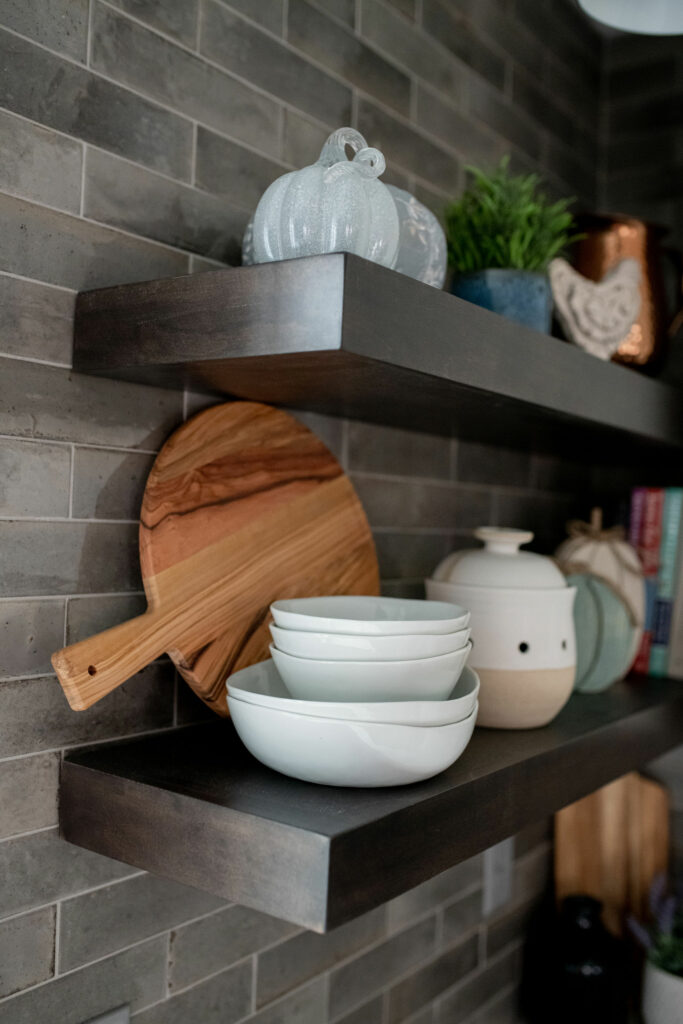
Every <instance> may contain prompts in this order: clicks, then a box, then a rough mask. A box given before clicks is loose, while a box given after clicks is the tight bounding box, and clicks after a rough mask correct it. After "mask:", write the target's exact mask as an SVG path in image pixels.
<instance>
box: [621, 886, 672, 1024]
mask: <svg viewBox="0 0 683 1024" xmlns="http://www.w3.org/2000/svg"><path fill="white" fill-rule="evenodd" d="M650 910H651V911H652V917H653V922H654V923H653V925H652V926H651V927H650V928H647V927H645V926H644V925H642V924H641V923H640V922H639V921H635V920H633V919H631V920H630V922H629V923H630V926H631V930H632V932H633V933H634V935H635V936H636V938H637V939H638V941H639V942H640V944H641V945H642V946H643V948H644V949H645V951H646V953H647V960H646V963H645V977H644V979H643V1018H644V1020H645V1024H683V903H682V902H681V901H680V900H677V899H676V897H675V896H673V895H671V893H667V891H666V882H665V880H664V878H663V877H659V878H657V879H655V881H654V882H653V884H652V888H651V890H650Z"/></svg>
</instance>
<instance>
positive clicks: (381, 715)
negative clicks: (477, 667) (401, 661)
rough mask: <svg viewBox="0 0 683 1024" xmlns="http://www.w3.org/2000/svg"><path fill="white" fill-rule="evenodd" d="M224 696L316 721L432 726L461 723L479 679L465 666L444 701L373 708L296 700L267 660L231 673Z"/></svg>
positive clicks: (473, 699) (470, 709) (390, 703)
mask: <svg viewBox="0 0 683 1024" xmlns="http://www.w3.org/2000/svg"><path fill="white" fill-rule="evenodd" d="M227 686H228V695H229V696H230V697H234V698H235V699H236V700H243V701H246V703H247V704H260V705H261V707H264V708H273V709H275V710H280V711H290V712H292V713H293V714H297V715H315V716H316V717H318V718H342V719H346V720H347V721H354V722H383V723H384V724H385V725H421V726H436V725H449V724H450V723H452V722H461V721H462V720H463V718H468V717H469V715H471V714H472V712H473V710H474V706H475V704H476V703H477V695H478V693H479V677H478V676H477V674H476V672H475V671H474V669H471V668H469V667H468V666H467V665H465V667H464V669H463V670H462V675H461V676H460V679H459V680H458V682H457V684H456V686H455V688H454V689H453V692H452V693H451V695H450V697H449V698H448V700H406V701H384V702H380V703H377V704H361V703H343V702H334V701H316V700H296V699H295V698H294V697H292V696H291V694H290V692H289V690H288V689H287V687H286V686H285V684H284V683H283V682H282V679H281V678H280V676H279V675H278V671H277V669H276V667H275V662H274V661H272V660H271V659H269V660H268V661H261V662H259V663H258V664H257V665H250V666H249V668H243V669H241V670H240V671H239V672H235V673H234V675H231V676H230V677H229V679H228V683H227Z"/></svg>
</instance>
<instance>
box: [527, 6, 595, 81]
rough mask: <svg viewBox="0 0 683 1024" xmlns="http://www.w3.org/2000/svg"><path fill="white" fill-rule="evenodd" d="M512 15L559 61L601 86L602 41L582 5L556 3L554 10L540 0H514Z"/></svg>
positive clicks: (585, 78)
mask: <svg viewBox="0 0 683 1024" xmlns="http://www.w3.org/2000/svg"><path fill="white" fill-rule="evenodd" d="M512 16H513V17H514V18H515V19H516V20H518V21H520V22H521V23H522V24H524V25H526V26H527V28H528V29H529V30H530V31H531V32H533V34H534V35H535V36H536V38H537V39H538V40H539V41H540V42H541V43H542V45H543V46H544V47H547V48H549V49H550V50H551V52H552V53H553V56H554V59H555V60H559V61H562V62H563V63H564V64H566V66H567V67H568V68H572V69H573V70H574V71H575V73H576V74H577V75H578V76H581V77H583V78H584V80H586V81H590V82H591V83H593V84H594V85H596V86H597V82H598V79H599V75H600V61H599V55H600V49H601V46H602V43H601V40H600V37H599V35H598V33H597V32H596V31H595V30H594V29H593V28H592V27H591V26H590V25H589V23H588V19H586V18H585V17H583V16H582V14H581V13H580V11H579V10H578V8H577V9H574V7H573V5H572V4H566V3H563V4H554V5H553V8H552V10H551V9H550V8H549V7H548V6H547V5H546V4H539V3H538V2H537V0H513V4H512ZM579 26H580V27H579Z"/></svg>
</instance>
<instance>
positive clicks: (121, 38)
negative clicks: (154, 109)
mask: <svg viewBox="0 0 683 1024" xmlns="http://www.w3.org/2000/svg"><path fill="white" fill-rule="evenodd" d="M225 13H226V17H229V18H235V20H237V21H241V19H239V18H237V17H236V16H235V15H232V14H229V13H228V12H227V11H226V12H225ZM242 24H246V23H245V22H242ZM204 27H205V30H206V25H205V26H204ZM253 31H257V30H256V29H254V30H253ZM273 45H275V46H277V43H274V44H273ZM92 62H93V67H95V68H97V69H98V70H99V71H105V72H106V73H107V74H109V75H111V76H112V77H113V78H115V79H116V81H118V82H121V83H123V84H124V85H129V86H131V88H134V89H138V90H140V92H142V93H144V94H145V95H147V96H151V97H152V98H154V99H158V100H159V101H160V102H162V103H167V104H168V105H169V106H172V107H173V108H174V109H175V110H177V111H178V112H179V113H181V114H186V115H187V116H188V117H193V118H196V119H197V120H199V121H202V123H204V124H209V125H212V126H213V127H215V128H218V129H219V131H223V132H226V133H227V134H229V135H233V136H235V137H236V138H238V139H243V140H244V141H245V142H249V143H251V144H252V145H254V146H257V147H258V148H259V149H263V150H265V151H266V152H276V151H277V147H278V141H279V130H278V128H279V116H280V115H279V108H278V105H277V104H276V103H275V102H274V101H273V100H271V99H269V98H268V97H267V96H262V95H260V94H259V93H257V92H255V91H254V90H253V89H250V88H249V86H248V85H244V84H243V83H242V82H238V81H236V80H235V79H234V78H231V77H230V76H229V75H225V74H223V73H222V72H221V71H219V70H218V69H217V68H214V67H211V66H210V65H209V64H207V63H206V62H205V61H203V60H201V59H200V58H199V57H196V56H194V55H193V54H191V53H187V51H185V50H181V49H180V48H179V47H177V46H174V45H173V43H170V42H168V41H167V40H165V39H161V38H160V37H159V36H157V35H156V34H155V33H154V32H148V31H147V30H146V29H144V28H142V27H141V26H139V25H136V24H134V23H133V22H131V21H130V20H129V19H128V18H125V17H122V16H121V15H119V14H117V13H116V12H115V11H112V10H111V9H109V8H106V7H102V6H99V5H98V6H97V7H96V8H95V17H94V20H93V40H92ZM219 63H221V62H220V61H219ZM234 70H236V71H237V70H238V69H237V68H235V69H234ZM240 73H241V72H240ZM247 77H248V76H247ZM105 148H111V147H105ZM123 155H124V156H125V155H127V154H123ZM138 162H139V163H145V162H146V161H144V160H141V161H138ZM159 169H160V170H161V169H162V168H159ZM176 177H178V175H176Z"/></svg>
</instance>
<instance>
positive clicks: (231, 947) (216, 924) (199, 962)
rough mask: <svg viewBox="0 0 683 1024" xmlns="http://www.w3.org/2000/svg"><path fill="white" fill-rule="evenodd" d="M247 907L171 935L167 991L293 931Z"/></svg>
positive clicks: (213, 916) (229, 910) (290, 926)
mask: <svg viewBox="0 0 683 1024" xmlns="http://www.w3.org/2000/svg"><path fill="white" fill-rule="evenodd" d="M297 930H298V929H297V926H296V925H293V924H290V923H289V922H288V921H281V920H279V919H278V918H276V917H270V916H269V915H268V914H260V913H259V912H258V911H256V910H250V909H249V908H248V907H240V906H232V907H226V908H225V910H221V911H219V912H218V913H217V914H211V916H210V917H205V918H204V919H203V920H201V921H194V922H192V923H190V924H187V925H184V926H183V927H180V928H176V929H175V930H174V931H173V932H172V933H171V946H170V955H169V988H170V989H171V990H173V989H180V988H185V987H186V986H188V985H192V984H193V983H194V982H195V981H199V979H200V978H205V977H207V975H209V974H214V973H215V972H216V971H219V970H221V968H223V967H226V966H228V965H229V964H232V963H234V962H235V961H237V960H241V959H242V957H245V956H249V955H250V954H251V953H254V952H256V951H257V950H259V949H262V948H263V947H264V946H269V945H270V944H271V943H273V942H276V941H277V940H278V939H282V938H285V936H287V935H291V934H292V932H295V931H297Z"/></svg>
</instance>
